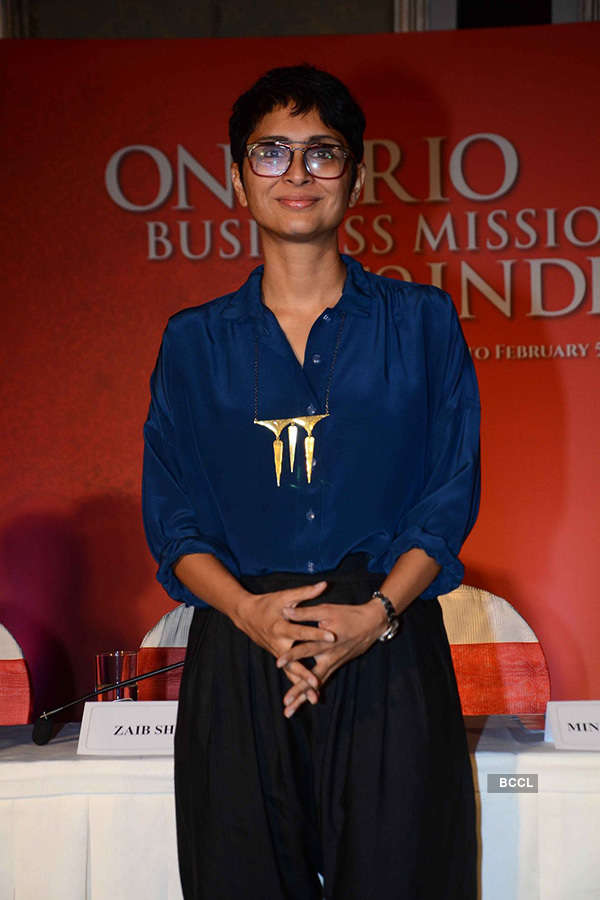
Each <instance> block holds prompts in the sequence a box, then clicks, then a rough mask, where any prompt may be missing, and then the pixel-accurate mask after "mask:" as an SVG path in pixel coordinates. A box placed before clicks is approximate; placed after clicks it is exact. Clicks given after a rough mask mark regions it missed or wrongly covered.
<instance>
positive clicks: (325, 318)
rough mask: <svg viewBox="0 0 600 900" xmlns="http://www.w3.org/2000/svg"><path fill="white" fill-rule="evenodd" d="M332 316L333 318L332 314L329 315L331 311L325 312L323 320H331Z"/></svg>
mask: <svg viewBox="0 0 600 900" xmlns="http://www.w3.org/2000/svg"><path fill="white" fill-rule="evenodd" d="M330 318H331V316H330V315H329V313H323V321H324V322H329V320H330Z"/></svg>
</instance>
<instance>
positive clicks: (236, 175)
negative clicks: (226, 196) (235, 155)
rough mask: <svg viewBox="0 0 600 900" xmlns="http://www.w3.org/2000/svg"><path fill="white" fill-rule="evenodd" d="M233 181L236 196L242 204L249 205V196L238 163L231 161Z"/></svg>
mask: <svg viewBox="0 0 600 900" xmlns="http://www.w3.org/2000/svg"><path fill="white" fill-rule="evenodd" d="M231 183H232V184H233V190H234V191H235V196H236V198H237V201H238V203H239V204H240V206H248V198H247V197H246V191H245V190H244V183H243V181H242V176H241V174H240V169H239V166H238V164H237V163H231Z"/></svg>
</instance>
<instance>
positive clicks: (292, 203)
mask: <svg viewBox="0 0 600 900" xmlns="http://www.w3.org/2000/svg"><path fill="white" fill-rule="evenodd" d="M277 202H278V203H281V205H282V206H287V207H289V208H290V209H308V207H309V206H313V205H314V204H315V203H317V202H318V199H317V198H316V197H279V198H278V201H277Z"/></svg>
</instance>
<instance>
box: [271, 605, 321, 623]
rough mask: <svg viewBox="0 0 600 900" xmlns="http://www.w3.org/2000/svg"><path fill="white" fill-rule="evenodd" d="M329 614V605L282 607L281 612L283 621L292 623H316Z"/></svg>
mask: <svg viewBox="0 0 600 900" xmlns="http://www.w3.org/2000/svg"><path fill="white" fill-rule="evenodd" d="M330 613H331V604H329V603H319V604H318V605H316V606H284V607H282V610H281V614H282V615H283V617H284V618H285V619H288V620H289V621H294V622H318V621H319V620H321V619H324V618H326V616H327V615H328V614H330Z"/></svg>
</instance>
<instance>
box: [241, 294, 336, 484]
mask: <svg viewBox="0 0 600 900" xmlns="http://www.w3.org/2000/svg"><path fill="white" fill-rule="evenodd" d="M345 318H346V313H345V312H343V313H342V315H341V319H340V324H339V328H338V332H337V338H336V342H335V349H334V351H333V356H332V357H331V365H330V366H329V375H328V377H327V389H326V391H325V412H324V413H318V414H316V415H312V416H289V417H287V418H284V419H259V418H258V337H257V338H255V341H254V424H255V425H262V427H263V428H268V429H269V431H272V432H273V434H274V435H275V440H274V441H273V456H274V461H275V478H276V480H277V487H281V468H282V462H283V441H282V440H281V435H282V433H283V431H284V430H285V429H286V428H287V435H288V449H289V461H290V472H291V471H292V470H293V468H294V460H295V457H296V442H297V440H298V426H300V428H303V429H304V430H305V431H306V437H305V438H304V462H305V465H306V480H307V482H308V483H309V484H310V479H311V475H312V467H313V457H314V451H315V438H314V436H313V428H314V427H315V425H317V423H318V422H320V421H321V419H326V418H327V416H328V415H329V390H330V388H331V379H332V378H333V370H334V368H335V361H336V358H337V354H338V350H339V347H340V341H341V338H342V327H343V325H344V319H345Z"/></svg>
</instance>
